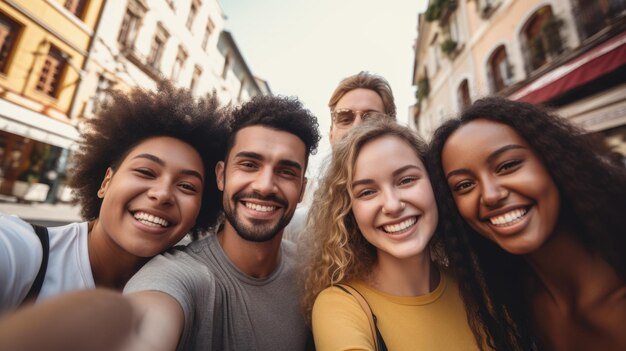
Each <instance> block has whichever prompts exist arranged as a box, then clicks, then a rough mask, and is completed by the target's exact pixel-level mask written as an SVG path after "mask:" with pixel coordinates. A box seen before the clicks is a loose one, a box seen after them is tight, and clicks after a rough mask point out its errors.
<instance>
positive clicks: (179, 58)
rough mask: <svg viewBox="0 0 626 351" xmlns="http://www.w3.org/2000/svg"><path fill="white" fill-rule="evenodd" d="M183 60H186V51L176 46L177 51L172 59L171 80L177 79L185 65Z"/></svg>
mask: <svg viewBox="0 0 626 351" xmlns="http://www.w3.org/2000/svg"><path fill="white" fill-rule="evenodd" d="M185 61H187V52H185V49H184V48H183V47H182V46H179V47H178V53H177V54H176V60H175V61H174V66H173V67H172V80H173V81H177V80H178V77H179V76H180V72H181V71H182V70H183V67H184V66H185Z"/></svg>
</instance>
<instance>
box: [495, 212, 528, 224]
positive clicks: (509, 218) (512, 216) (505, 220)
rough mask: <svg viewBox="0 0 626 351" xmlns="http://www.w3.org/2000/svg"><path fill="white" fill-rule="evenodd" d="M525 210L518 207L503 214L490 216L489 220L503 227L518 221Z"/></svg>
mask: <svg viewBox="0 0 626 351" xmlns="http://www.w3.org/2000/svg"><path fill="white" fill-rule="evenodd" d="M526 212H528V211H527V210H526V209H524V208H519V209H517V210H513V211H511V212H507V213H505V214H503V215H499V216H494V217H491V218H489V221H490V222H491V224H493V225H497V226H502V227H504V226H507V225H511V224H514V223H517V222H519V221H520V220H521V218H522V217H523V216H524V215H525V214H526Z"/></svg>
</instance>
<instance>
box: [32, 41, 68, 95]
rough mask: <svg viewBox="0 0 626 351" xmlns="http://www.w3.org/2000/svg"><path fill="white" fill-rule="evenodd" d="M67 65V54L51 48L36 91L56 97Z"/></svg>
mask: <svg viewBox="0 0 626 351" xmlns="http://www.w3.org/2000/svg"><path fill="white" fill-rule="evenodd" d="M66 65H67V54H66V53H64V52H62V51H61V50H59V49H57V48H55V47H54V46H50V49H49V51H48V55H47V56H46V61H45V62H44V64H43V67H42V68H41V73H40V74H39V81H38V82H37V86H36V87H35V89H37V90H39V91H41V92H42V93H44V94H47V95H49V96H52V97H56V96H57V93H58V88H59V83H60V82H61V75H62V74H63V71H64V70H65V66H66Z"/></svg>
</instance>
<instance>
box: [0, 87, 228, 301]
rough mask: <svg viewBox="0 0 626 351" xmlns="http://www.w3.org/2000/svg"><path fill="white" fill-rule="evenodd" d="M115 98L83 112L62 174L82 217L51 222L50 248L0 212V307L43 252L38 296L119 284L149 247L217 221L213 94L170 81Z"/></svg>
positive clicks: (34, 271) (218, 146) (153, 251)
mask: <svg viewBox="0 0 626 351" xmlns="http://www.w3.org/2000/svg"><path fill="white" fill-rule="evenodd" d="M112 98H113V100H112V103H111V104H109V105H108V106H106V107H105V108H104V110H103V112H102V113H101V114H100V115H99V116H98V117H97V118H95V119H92V120H87V122H86V124H87V125H86V126H85V129H84V132H83V133H82V138H81V140H80V144H79V149H78V151H77V152H76V154H75V156H74V159H73V162H72V164H73V169H72V170H71V172H70V174H71V177H70V182H69V184H70V186H71V187H72V188H73V189H74V196H75V201H76V202H78V203H79V204H80V205H81V206H82V212H81V214H82V216H83V218H84V219H85V220H86V221H85V222H81V223H71V224H69V225H66V226H62V227H55V228H48V235H47V236H44V237H47V238H48V239H47V241H48V243H49V249H47V248H46V247H45V246H44V245H45V239H44V240H42V241H40V239H38V237H37V235H36V234H35V233H34V231H33V228H32V227H31V226H30V225H29V224H27V223H26V222H24V221H22V220H20V219H19V218H17V217H14V216H7V215H3V214H0V312H1V311H5V310H10V309H13V308H15V307H16V306H18V305H19V304H21V303H22V302H23V301H24V299H25V297H26V296H27V293H28V292H29V290H30V289H31V286H33V285H36V284H34V283H33V282H34V280H35V277H36V276H37V275H38V272H39V271H40V268H41V267H42V261H45V258H44V257H46V253H48V255H47V265H45V266H44V267H45V270H43V272H44V274H45V275H42V278H43V282H42V283H41V284H40V292H39V293H38V297H36V298H37V299H38V300H41V299H45V298H48V297H51V296H54V295H57V294H60V293H62V292H67V291H71V290H76V289H86V288H87V289H89V288H95V287H108V288H112V289H116V290H121V289H122V288H123V287H124V284H125V283H126V282H127V281H128V279H129V278H130V277H131V276H132V275H133V274H134V273H135V272H137V270H138V269H139V268H141V266H142V265H143V264H144V263H146V262H147V261H148V260H149V259H150V258H151V257H153V256H155V255H157V254H159V253H161V252H163V251H164V250H166V249H167V248H169V247H170V246H172V245H174V244H176V243H177V242H178V241H180V239H181V238H182V237H183V236H184V235H185V234H186V233H188V232H190V231H191V232H194V233H199V232H201V231H204V230H207V229H208V228H209V227H211V226H213V225H214V224H215V221H216V219H217V215H218V211H219V209H220V203H221V201H220V195H219V192H218V190H217V188H216V186H215V184H216V180H215V172H214V167H215V164H216V162H217V160H218V159H219V158H220V157H221V155H222V154H223V152H224V151H223V147H224V146H223V144H224V142H223V141H221V139H223V135H225V133H222V132H221V130H222V129H221V127H219V115H218V112H217V109H218V102H217V100H216V98H215V97H210V98H205V99H200V100H197V101H196V100H194V98H193V97H192V95H191V94H190V93H189V91H187V90H184V89H176V88H174V87H173V86H172V85H171V84H169V83H162V84H160V86H159V90H158V91H156V92H147V91H143V90H140V89H136V90H133V91H132V92H130V93H129V94H128V95H126V94H123V93H121V92H113V93H112ZM199 215H200V216H199ZM42 243H43V244H42ZM42 247H43V249H42ZM30 297H31V296H30V295H29V300H30V299H31V298H30ZM32 300H34V298H32Z"/></svg>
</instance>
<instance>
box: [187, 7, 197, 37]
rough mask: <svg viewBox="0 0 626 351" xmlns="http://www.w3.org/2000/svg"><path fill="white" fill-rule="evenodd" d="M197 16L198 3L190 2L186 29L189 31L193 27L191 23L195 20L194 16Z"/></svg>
mask: <svg viewBox="0 0 626 351" xmlns="http://www.w3.org/2000/svg"><path fill="white" fill-rule="evenodd" d="M197 14H198V3H197V2H196V1H192V2H191V7H190V8H189V15H187V29H189V30H191V27H192V26H193V21H194V20H195V19H196V15H197Z"/></svg>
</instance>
